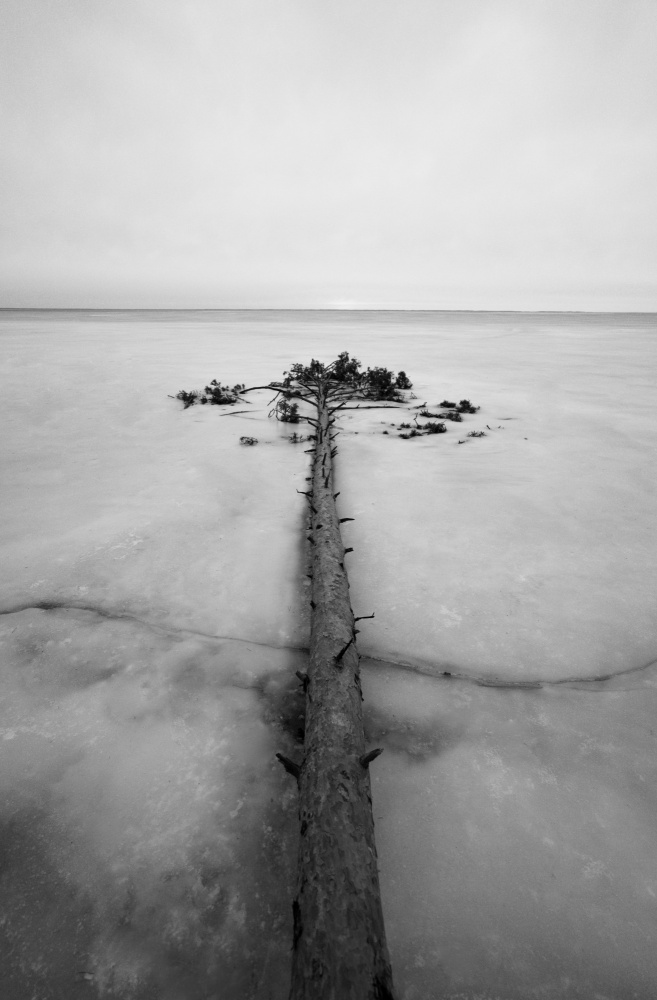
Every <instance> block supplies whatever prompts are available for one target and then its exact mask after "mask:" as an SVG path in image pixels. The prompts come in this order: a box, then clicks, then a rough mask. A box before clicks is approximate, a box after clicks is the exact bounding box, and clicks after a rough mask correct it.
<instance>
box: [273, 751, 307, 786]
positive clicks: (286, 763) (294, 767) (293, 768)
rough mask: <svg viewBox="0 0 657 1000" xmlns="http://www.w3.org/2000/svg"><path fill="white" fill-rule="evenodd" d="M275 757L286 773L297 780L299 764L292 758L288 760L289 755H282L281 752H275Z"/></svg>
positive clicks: (299, 772) (299, 771)
mask: <svg viewBox="0 0 657 1000" xmlns="http://www.w3.org/2000/svg"><path fill="white" fill-rule="evenodd" d="M276 758H277V760H280V762H281V764H282V765H283V767H284V768H285V770H286V771H287V773H288V774H291V775H292V776H293V777H294V778H296V779H297V781H298V780H299V775H300V774H301V768H300V766H299V765H298V764H295V763H294V761H293V760H290V758H289V757H284V756H283V754H282V753H277V754H276Z"/></svg>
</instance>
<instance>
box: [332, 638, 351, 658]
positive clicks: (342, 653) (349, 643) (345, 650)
mask: <svg viewBox="0 0 657 1000" xmlns="http://www.w3.org/2000/svg"><path fill="white" fill-rule="evenodd" d="M354 641H355V640H354V637H353V635H352V637H351V639H350V640H349V642H348V643H347V644H346V646H343V647H342V649H341V650H340V652H339V653H338V655H337V656H336V658H335V662H336V663H339V662H340V660H341V659H342V657H343V656H344V654H345V653H346V652H347V650H348V649H349V647H350V646H351V644H352V642H354Z"/></svg>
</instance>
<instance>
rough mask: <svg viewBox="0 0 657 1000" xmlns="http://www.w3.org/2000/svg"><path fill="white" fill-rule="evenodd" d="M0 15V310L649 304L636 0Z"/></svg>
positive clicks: (651, 215) (648, 60) (646, 135)
mask: <svg viewBox="0 0 657 1000" xmlns="http://www.w3.org/2000/svg"><path fill="white" fill-rule="evenodd" d="M0 10H1V13H0V20H1V22H2V23H1V25H0V87H1V93H0V130H1V131H0V137H1V140H0V164H1V166H0V170H1V173H2V181H1V184H0V227H1V236H0V305H5V306H12V305H14V306H30V305H41V306H48V305H52V306H97V307H100V306H110V307H112V306H116V307H120V306H153V307H158V306H162V307H195V306H196V307H206V308H209V307H229V306H255V307H266V306H291V307H295V306H297V307H303V306H311V307H336V306H339V307H344V306H363V307H377V306H379V307H399V308H414V307H420V308H462V309H467V308H474V309H477V308H492V309H502V308H511V309H531V308H538V309H559V308H563V309H603V310H604V309H621V310H623V309H657V267H656V262H657V115H656V111H657V0H3V3H2V6H1V9H0Z"/></svg>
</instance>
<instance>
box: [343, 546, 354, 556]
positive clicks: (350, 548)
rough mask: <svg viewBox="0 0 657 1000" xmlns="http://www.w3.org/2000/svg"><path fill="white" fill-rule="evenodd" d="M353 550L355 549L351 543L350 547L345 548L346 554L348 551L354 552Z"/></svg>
mask: <svg viewBox="0 0 657 1000" xmlns="http://www.w3.org/2000/svg"><path fill="white" fill-rule="evenodd" d="M353 551H354V548H353V545H350V546H349V548H348V549H345V550H344V554H345V555H346V554H347V552H353Z"/></svg>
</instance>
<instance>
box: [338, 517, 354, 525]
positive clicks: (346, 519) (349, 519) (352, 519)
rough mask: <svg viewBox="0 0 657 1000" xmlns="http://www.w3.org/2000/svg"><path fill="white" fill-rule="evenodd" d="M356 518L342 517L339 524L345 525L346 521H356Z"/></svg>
mask: <svg viewBox="0 0 657 1000" xmlns="http://www.w3.org/2000/svg"><path fill="white" fill-rule="evenodd" d="M355 520H356V518H355V517H341V518H340V520H339V521H338V524H343V523H344V522H345V521H355Z"/></svg>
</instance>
